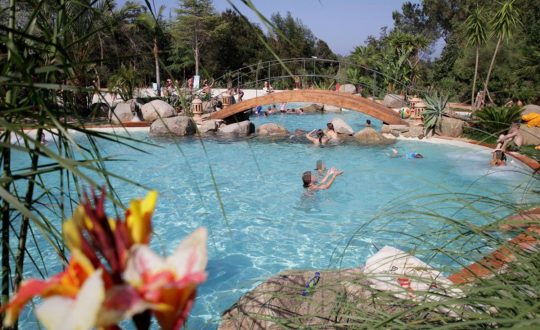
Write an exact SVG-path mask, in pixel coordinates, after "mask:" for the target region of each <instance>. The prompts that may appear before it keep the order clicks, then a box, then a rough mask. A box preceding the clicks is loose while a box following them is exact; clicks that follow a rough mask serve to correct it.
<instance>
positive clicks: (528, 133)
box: [519, 124, 540, 146]
mask: <svg viewBox="0 0 540 330" xmlns="http://www.w3.org/2000/svg"><path fill="white" fill-rule="evenodd" d="M519 130H520V131H521V135H522V136H523V145H526V146H531V145H539V144H540V127H528V126H527V124H522V125H521V127H520V129H519Z"/></svg>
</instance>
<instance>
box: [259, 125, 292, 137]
mask: <svg viewBox="0 0 540 330" xmlns="http://www.w3.org/2000/svg"><path fill="white" fill-rule="evenodd" d="M256 132H257V135H259V136H288V135H289V131H288V130H287V129H286V128H285V127H282V126H279V125H278V124H274V123H268V124H263V125H261V126H259V127H257V130H256Z"/></svg>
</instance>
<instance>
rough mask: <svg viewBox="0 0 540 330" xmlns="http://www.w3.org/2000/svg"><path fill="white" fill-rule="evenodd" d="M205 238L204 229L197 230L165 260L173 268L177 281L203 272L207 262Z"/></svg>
mask: <svg viewBox="0 0 540 330" xmlns="http://www.w3.org/2000/svg"><path fill="white" fill-rule="evenodd" d="M207 238H208V232H207V231H206V228H199V229H197V230H196V231H194V232H193V233H192V234H191V235H189V236H188V238H186V239H185V240H184V241H183V242H182V243H181V244H180V245H179V246H178V247H177V248H176V250H175V251H174V253H173V254H172V255H171V256H170V257H168V258H167V264H168V265H169V266H170V267H173V268H172V269H173V270H174V272H175V274H176V278H177V279H180V278H182V277H184V276H186V275H188V274H191V273H199V272H204V269H205V268H206V264H207V262H208V255H207V250H206V240H207Z"/></svg>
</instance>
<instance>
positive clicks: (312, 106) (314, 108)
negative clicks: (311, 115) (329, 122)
mask: <svg viewBox="0 0 540 330" xmlns="http://www.w3.org/2000/svg"><path fill="white" fill-rule="evenodd" d="M303 109H304V112H320V111H323V106H322V105H320V104H316V103H313V104H310V105H308V106H307V107H304V108H303Z"/></svg>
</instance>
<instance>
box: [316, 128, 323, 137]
mask: <svg viewBox="0 0 540 330" xmlns="http://www.w3.org/2000/svg"><path fill="white" fill-rule="evenodd" d="M323 136H324V132H323V130H322V129H318V130H317V137H318V138H322V137H323Z"/></svg>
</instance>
